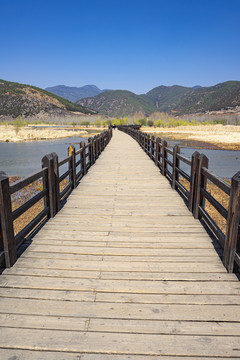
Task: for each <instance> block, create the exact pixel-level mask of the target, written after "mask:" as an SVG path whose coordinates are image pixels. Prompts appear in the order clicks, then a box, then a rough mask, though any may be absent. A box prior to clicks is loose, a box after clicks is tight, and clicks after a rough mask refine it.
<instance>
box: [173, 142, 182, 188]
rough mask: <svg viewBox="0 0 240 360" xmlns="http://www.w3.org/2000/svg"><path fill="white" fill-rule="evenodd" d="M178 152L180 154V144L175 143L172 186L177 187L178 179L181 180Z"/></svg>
mask: <svg viewBox="0 0 240 360" xmlns="http://www.w3.org/2000/svg"><path fill="white" fill-rule="evenodd" d="M177 154H180V146H178V145H175V146H174V148H173V169H172V188H173V189H174V190H175V189H176V181H178V180H179V173H178V171H177V168H179V159H178V157H177Z"/></svg>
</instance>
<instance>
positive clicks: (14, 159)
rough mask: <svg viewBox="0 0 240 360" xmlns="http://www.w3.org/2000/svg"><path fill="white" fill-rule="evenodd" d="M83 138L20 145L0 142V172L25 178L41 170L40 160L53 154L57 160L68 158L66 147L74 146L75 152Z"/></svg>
mask: <svg viewBox="0 0 240 360" xmlns="http://www.w3.org/2000/svg"><path fill="white" fill-rule="evenodd" d="M81 141H86V139H84V138H80V137H71V138H65V139H58V140H46V141H32V142H22V143H10V142H9V143H6V142H0V170H1V171H4V172H5V173H6V174H8V175H10V176H12V175H19V176H27V175H30V174H31V173H33V172H35V171H38V170H40V169H41V159H42V158H43V156H44V155H46V154H48V153H52V152H55V153H57V155H58V159H59V160H62V159H64V158H65V157H67V156H68V146H69V145H71V144H74V146H75V148H76V150H78V149H79V147H80V145H79V144H80V142H81Z"/></svg>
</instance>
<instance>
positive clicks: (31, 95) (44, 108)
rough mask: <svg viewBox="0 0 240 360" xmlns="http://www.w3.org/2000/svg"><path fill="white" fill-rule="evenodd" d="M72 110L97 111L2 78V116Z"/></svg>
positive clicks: (93, 112) (63, 113)
mask: <svg viewBox="0 0 240 360" xmlns="http://www.w3.org/2000/svg"><path fill="white" fill-rule="evenodd" d="M71 112H79V113H83V114H95V113H96V111H93V110H90V109H87V108H85V107H83V106H80V105H78V104H75V103H72V102H70V101H69V100H66V99H63V98H61V97H59V96H57V95H54V94H52V93H49V92H48V91H46V90H43V89H40V88H37V87H35V86H30V85H25V84H19V83H15V82H10V81H5V80H0V115H2V116H11V117H17V116H18V115H23V116H25V117H28V116H35V115H37V114H39V113H41V114H44V113H48V114H51V115H56V116H58V115H61V116H65V115H70V114H71Z"/></svg>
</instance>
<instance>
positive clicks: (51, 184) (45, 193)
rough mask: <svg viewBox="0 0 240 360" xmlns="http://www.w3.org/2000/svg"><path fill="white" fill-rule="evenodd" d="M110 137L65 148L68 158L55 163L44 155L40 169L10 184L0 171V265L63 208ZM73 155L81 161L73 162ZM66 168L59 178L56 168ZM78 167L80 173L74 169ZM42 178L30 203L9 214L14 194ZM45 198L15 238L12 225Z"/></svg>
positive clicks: (5, 264) (54, 156)
mask: <svg viewBox="0 0 240 360" xmlns="http://www.w3.org/2000/svg"><path fill="white" fill-rule="evenodd" d="M111 137H112V129H111V128H110V129H109V130H107V131H104V132H103V133H101V134H99V135H97V136H94V138H90V139H88V141H87V142H86V143H85V142H83V141H82V142H81V144H80V149H79V150H77V151H76V150H75V148H74V146H70V147H69V148H68V156H67V157H66V158H64V159H62V160H61V161H58V156H57V154H56V153H51V154H47V155H45V156H44V157H43V158H42V169H41V170H40V171H38V172H36V173H34V174H32V175H30V176H28V177H26V178H24V179H21V180H19V181H17V182H15V183H13V184H12V185H9V178H8V176H7V175H6V174H5V173H4V172H0V266H1V267H11V266H12V265H13V264H14V263H15V262H16V260H17V249H18V248H19V247H20V246H21V245H22V243H23V242H24V241H25V240H26V239H27V238H28V236H29V234H30V233H32V232H33V231H35V230H36V229H37V227H39V225H42V223H43V222H44V221H46V220H47V219H48V218H50V217H54V216H55V215H56V214H57V212H58V211H59V210H60V207H61V206H63V204H64V201H63V200H65V199H66V197H67V196H68V195H69V194H70V192H71V191H72V190H73V189H74V188H75V187H76V186H77V185H78V183H79V181H80V180H81V178H82V177H83V176H84V175H85V174H86V173H87V171H88V169H89V168H90V167H91V166H92V165H93V164H94V162H95V161H96V159H97V158H98V157H99V155H100V154H101V152H102V151H103V150H104V148H105V147H106V146H107V144H108V143H109V141H110V140H111ZM76 155H80V160H78V161H76ZM65 164H67V165H68V170H67V171H65V172H64V174H62V175H61V176H59V168H60V167H61V166H63V165H65ZM77 166H80V171H78V172H77V170H76V168H77ZM67 177H69V181H68V183H67V185H66V186H65V188H64V189H62V191H61V192H60V186H59V184H60V183H61V182H62V181H63V180H64V179H65V178H67ZM40 178H42V183H43V189H42V190H41V191H39V192H38V193H37V194H36V195H34V196H33V197H32V198H31V199H30V200H28V201H26V202H25V203H24V204H23V205H21V206H20V207H18V208H17V209H16V210H14V211H12V202H11V194H14V193H17V192H18V191H20V190H22V189H24V188H25V187H26V186H28V185H30V184H32V183H33V182H34V181H36V180H38V179H40ZM41 199H44V208H43V210H41V211H40V212H39V213H38V214H37V215H36V216H35V218H34V219H33V220H31V221H30V222H29V223H28V224H27V225H26V226H25V227H24V228H23V229H22V230H21V231H20V232H19V233H18V234H16V235H14V226H13V222H14V220H16V219H17V218H18V217H19V216H21V215H23V214H24V213H25V212H26V211H27V210H29V209H30V208H31V207H32V206H34V205H35V204H36V203H37V202H38V201H40V200H41Z"/></svg>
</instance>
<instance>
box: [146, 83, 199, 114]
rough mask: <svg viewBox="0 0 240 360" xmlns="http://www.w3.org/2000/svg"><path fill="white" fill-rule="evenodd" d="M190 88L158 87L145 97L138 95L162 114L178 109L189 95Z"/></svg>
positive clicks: (177, 86) (176, 86)
mask: <svg viewBox="0 0 240 360" xmlns="http://www.w3.org/2000/svg"><path fill="white" fill-rule="evenodd" d="M191 91H193V90H192V88H188V87H184V86H179V85H173V86H163V85H161V86H158V87H156V88H154V89H152V90H150V91H149V92H147V93H146V94H145V95H140V96H141V97H142V98H144V99H146V100H148V101H150V102H151V103H152V104H153V105H154V106H156V108H157V109H159V110H160V111H163V112H168V111H169V110H171V109H173V108H176V107H178V106H179V105H180V104H181V102H182V101H183V99H184V98H185V97H186V95H187V94H189V93H190V92H191Z"/></svg>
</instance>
